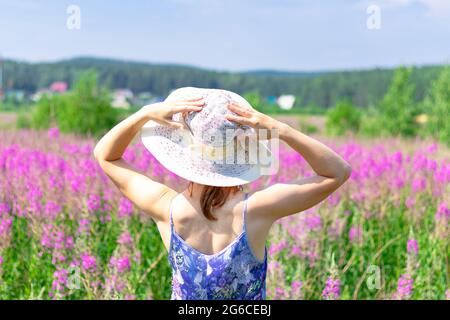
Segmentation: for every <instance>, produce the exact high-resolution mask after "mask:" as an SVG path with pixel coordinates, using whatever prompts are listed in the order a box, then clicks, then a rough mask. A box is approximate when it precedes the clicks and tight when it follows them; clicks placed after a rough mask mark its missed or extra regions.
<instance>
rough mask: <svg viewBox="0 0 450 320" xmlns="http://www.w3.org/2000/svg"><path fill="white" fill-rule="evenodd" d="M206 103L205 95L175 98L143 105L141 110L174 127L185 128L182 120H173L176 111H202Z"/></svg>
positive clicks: (154, 119) (148, 115)
mask: <svg viewBox="0 0 450 320" xmlns="http://www.w3.org/2000/svg"><path fill="white" fill-rule="evenodd" d="M204 104H205V102H204V100H203V97H195V98H192V99H188V100H174V101H163V102H158V103H153V104H149V105H146V106H144V107H142V109H141V111H142V112H144V114H145V116H147V117H148V118H149V119H151V120H153V121H156V122H158V123H160V124H162V125H167V126H169V127H172V128H177V129H181V128H184V124H183V123H181V122H177V121H173V120H172V116H173V115H174V114H176V113H179V112H181V113H187V112H191V111H197V112H198V111H201V110H202V108H203V105H204Z"/></svg>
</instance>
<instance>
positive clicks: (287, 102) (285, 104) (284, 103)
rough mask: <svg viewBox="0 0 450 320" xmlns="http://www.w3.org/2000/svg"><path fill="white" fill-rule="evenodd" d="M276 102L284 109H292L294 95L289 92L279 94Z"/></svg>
mask: <svg viewBox="0 0 450 320" xmlns="http://www.w3.org/2000/svg"><path fill="white" fill-rule="evenodd" d="M277 103H278V105H279V106H280V108H281V109H284V110H289V109H292V107H293V106H294V103H295V96H294V95H291V94H285V95H281V96H279V97H278V99H277Z"/></svg>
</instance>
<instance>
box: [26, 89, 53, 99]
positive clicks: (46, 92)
mask: <svg viewBox="0 0 450 320" xmlns="http://www.w3.org/2000/svg"><path fill="white" fill-rule="evenodd" d="M52 95H53V91H51V90H49V89H40V90H38V91H36V92H35V93H34V94H32V95H31V101H33V102H38V101H39V100H41V99H42V98H43V97H44V96H47V97H51V96H52Z"/></svg>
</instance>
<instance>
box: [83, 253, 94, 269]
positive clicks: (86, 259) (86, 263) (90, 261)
mask: <svg viewBox="0 0 450 320" xmlns="http://www.w3.org/2000/svg"><path fill="white" fill-rule="evenodd" d="M80 258H81V267H82V268H83V270H85V271H88V272H94V271H95V270H96V269H97V261H96V259H95V257H94V256H91V255H89V254H88V253H82V254H81V255H80Z"/></svg>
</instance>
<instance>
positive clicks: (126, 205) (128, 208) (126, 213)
mask: <svg viewBox="0 0 450 320" xmlns="http://www.w3.org/2000/svg"><path fill="white" fill-rule="evenodd" d="M132 213H133V204H132V203H131V201H130V200H128V199H127V198H121V199H120V202H119V212H118V216H119V218H124V217H131V214H132Z"/></svg>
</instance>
